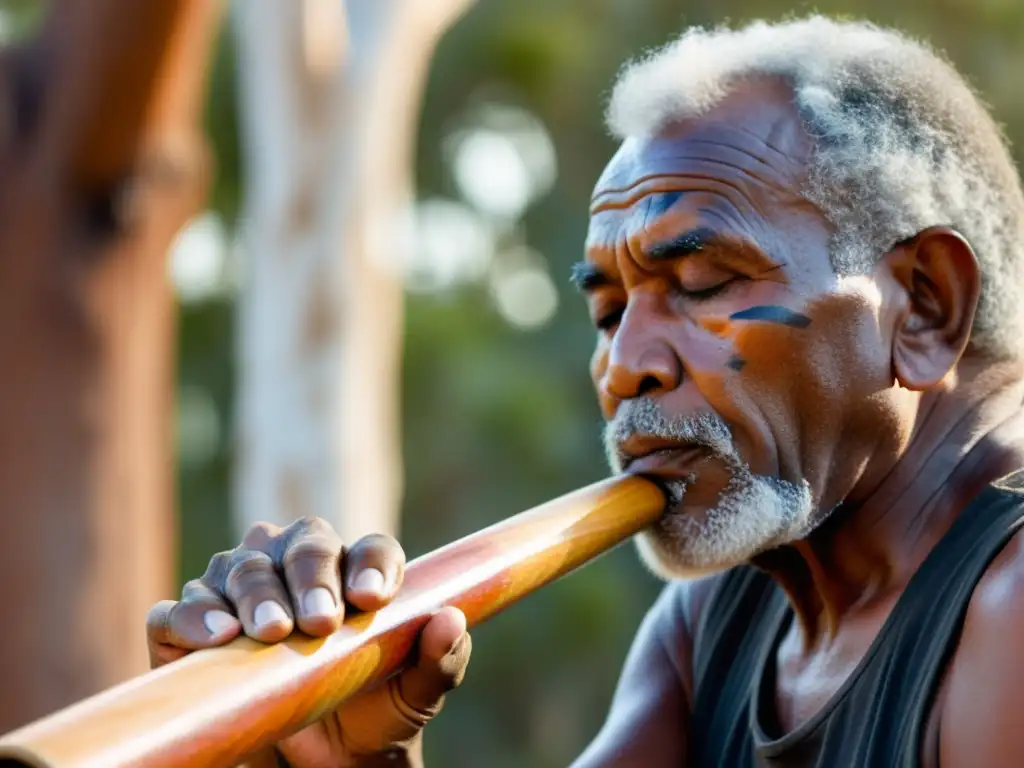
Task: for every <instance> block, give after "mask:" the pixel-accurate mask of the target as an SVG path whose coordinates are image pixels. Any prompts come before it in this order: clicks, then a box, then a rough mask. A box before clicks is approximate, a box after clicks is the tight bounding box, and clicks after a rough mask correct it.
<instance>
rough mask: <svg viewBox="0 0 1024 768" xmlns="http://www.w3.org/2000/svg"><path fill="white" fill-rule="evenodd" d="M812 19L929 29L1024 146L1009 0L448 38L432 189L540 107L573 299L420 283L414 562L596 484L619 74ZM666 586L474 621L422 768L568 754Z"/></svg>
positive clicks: (543, 206)
mask: <svg viewBox="0 0 1024 768" xmlns="http://www.w3.org/2000/svg"><path fill="white" fill-rule="evenodd" d="M39 7H40V4H39V3H38V2H37V1H36V0H0V13H2V15H3V19H4V20H5V22H6V25H5V26H4V28H3V30H2V31H3V34H4V37H5V38H6V39H7V40H12V39H18V38H21V37H23V36H24V35H25V34H26V33H27V31H29V30H31V29H32V28H33V27H34V25H35V24H36V23H37V21H38V18H39V14H38V10H39ZM814 10H816V11H819V12H822V13H829V14H844V15H849V16H858V17H866V18H869V19H871V20H873V21H876V22H879V23H883V24H890V25H895V26H897V27H900V28H902V29H904V30H906V31H908V32H910V33H912V34H914V35H917V36H919V37H923V38H926V39H928V40H930V41H931V42H932V43H933V44H934V45H935V46H936V47H938V48H940V49H942V50H944V51H946V52H947V54H948V55H949V57H950V58H951V59H952V60H953V62H954V63H955V64H956V65H957V66H958V67H959V68H960V69H961V71H963V72H965V73H966V74H967V75H968V76H969V77H970V78H971V79H972V81H973V82H974V84H975V85H976V86H977V87H978V89H979V90H980V91H981V92H982V93H983V94H984V97H985V99H986V100H987V101H988V103H990V104H991V105H992V107H993V110H994V112H995V114H996V116H997V118H998V119H999V120H1000V121H1001V122H1002V123H1004V125H1005V126H1006V130H1007V133H1008V134H1009V136H1010V138H1011V139H1016V140H1018V141H1016V142H1015V144H1020V143H1022V142H1021V141H1020V139H1022V138H1024V136H1022V132H1024V95H1022V94H1021V91H1020V88H1019V86H1018V73H1019V72H1021V71H1022V70H1024V44H1022V43H1024V4H1022V3H1021V2H1020V1H1019V0H932V2H930V3H918V2H912V0H903V1H902V2H896V1H894V0H847V1H846V2H839V1H838V0H821V2H818V3H816V4H815V5H814V6H811V5H808V4H793V3H786V2H779V1H778V0H756V2H755V1H754V0H688V1H687V2H680V0H480V1H479V3H478V4H477V5H476V6H475V7H474V8H473V9H472V10H471V11H470V12H469V13H468V14H467V15H466V17H465V18H464V19H463V20H462V21H461V22H460V23H459V24H458V25H457V27H456V28H455V29H453V30H452V31H451V33H450V34H448V35H447V37H446V38H445V39H444V40H443V41H442V43H441V45H440V47H439V49H438V52H437V55H436V57H435V60H434V62H433V66H432V70H431V74H430V79H429V83H428V87H427V95H426V99H425V103H424V110H423V115H422V121H421V130H420V132H419V136H418V166H417V177H418V185H419V189H420V192H421V195H422V196H423V197H429V196H436V195H441V196H445V197H449V198H457V197H458V193H457V190H456V188H455V185H454V181H453V179H452V176H451V173H450V170H449V168H448V167H447V166H446V162H445V157H444V153H443V152H442V151H441V148H442V146H443V143H444V139H445V137H446V136H447V135H448V134H449V133H450V131H451V130H452V129H453V127H454V126H456V125H457V124H458V123H459V122H460V121H461V120H462V119H463V118H464V116H465V115H466V114H467V113H468V111H469V110H471V108H472V107H473V106H474V105H476V104H479V103H482V102H488V101H497V102H502V103H506V104H514V105H517V106H520V107H522V108H524V109H527V110H529V111H530V112H532V113H533V114H535V115H536V116H538V117H539V118H540V119H541V120H542V121H543V123H544V124H545V125H546V126H547V128H548V130H549V131H550V133H551V135H552V137H553V140H554V143H555V148H556V150H557V156H558V169H559V174H558V180H557V183H556V184H555V187H554V189H553V190H552V191H551V192H550V193H549V194H548V195H546V196H545V197H544V198H543V199H541V200H540V201H538V202H536V203H535V204H534V205H533V206H532V207H531V208H530V209H529V210H528V211H527V212H526V214H525V216H524V219H523V221H522V222H521V224H520V226H521V229H522V231H523V232H525V238H526V242H527V243H528V244H529V245H530V246H531V247H532V248H534V249H536V250H537V251H538V252H540V253H541V254H543V255H544V256H545V258H546V259H547V261H548V264H549V267H550V269H551V270H552V273H553V274H554V275H555V278H556V280H555V282H556V286H557V287H558V291H559V295H560V299H561V301H562V303H561V308H560V310H559V312H558V314H557V315H556V317H555V318H554V320H553V322H552V323H551V324H550V325H548V326H547V327H545V328H543V329H542V330H540V331H536V332H529V333H525V332H523V331H519V330H515V329H513V328H511V327H510V326H509V325H507V324H506V323H505V321H504V320H503V319H502V318H501V317H500V315H499V314H498V313H497V312H496V311H495V308H494V306H493V304H492V302H491V301H489V299H488V296H487V292H486V290H485V288H484V287H482V286H480V285H471V286H464V287H461V288H457V289H452V290H448V291H446V292H444V293H440V294H433V295H421V294H414V295H410V297H409V302H408V308H407V317H406V323H407V337H406V352H405V367H404V403H403V408H404V450H405V462H406V469H407V486H406V500H405V508H404V518H403V523H402V525H403V529H402V536H401V538H402V540H403V543H404V544H405V546H406V548H407V551H408V552H409V553H410V555H411V556H416V555H418V554H421V553H423V552H426V551H428V550H430V549H432V548H434V547H437V546H439V545H441V544H444V543H447V542H449V541H451V540H453V539H454V538H456V537H458V536H461V535H464V534H467V533H469V532H472V531H475V530H478V529H480V528H481V527H483V526H485V525H487V524H489V523H492V522H495V521H497V520H499V519H501V518H503V517H506V516H508V515H510V514H513V513H516V512H519V511H521V510H523V509H526V508H528V507H530V506H532V505H534V504H537V503H539V502H542V501H545V500H547V499H550V498H552V497H554V496H556V495H558V494H561V493H564V492H566V491H569V490H571V489H574V488H576V487H579V486H581V485H583V484H585V483H588V482H591V481H593V480H596V479H598V478H599V477H601V476H602V475H603V474H604V466H603V460H602V458H601V453H600V443H599V427H600V419H599V414H598V411H597V407H596V404H595V402H594V398H593V393H592V391H591V389H590V386H589V382H588V378H587V375H586V367H587V361H588V357H589V354H590V350H591V343H592V334H591V330H590V328H589V324H588V322H587V319H586V317H585V313H584V312H583V309H582V304H581V302H579V301H578V300H577V299H575V298H574V297H573V296H571V295H570V294H571V291H570V290H569V288H568V283H567V280H566V279H565V278H566V276H567V273H568V267H569V264H570V263H571V262H572V261H574V260H576V259H577V258H578V256H579V254H580V252H581V248H582V242H583V237H584V233H585V230H586V210H587V201H588V197H589V193H590V189H591V186H592V184H593V183H594V181H595V180H596V178H597V176H598V174H599V172H600V170H601V167H602V166H603V164H604V162H605V161H606V159H607V158H608V157H609V156H610V154H611V153H612V151H613V150H614V145H613V143H612V142H611V141H610V139H609V138H608V136H607V134H606V132H605V130H604V127H603V123H602V119H601V118H602V110H603V106H604V103H605V98H606V95H607V92H608V88H609V86H610V83H611V81H612V79H613V77H614V75H615V72H616V71H617V69H618V68H619V67H620V66H621V64H622V63H623V62H624V61H625V60H626V59H628V58H630V57H632V56H635V55H638V54H640V53H642V52H643V51H644V50H645V49H648V48H650V47H651V46H654V45H658V44H660V43H663V42H665V41H667V40H668V39H669V38H670V37H672V36H673V35H675V34H676V33H677V32H678V31H679V30H680V29H682V28H683V27H684V26H686V25H690V24H701V25H714V24H718V23H721V22H722V21H725V20H730V21H733V22H740V21H743V20H746V19H749V18H754V17H762V18H764V17H768V18H777V17H779V16H782V15H792V14H802V13H806V12H810V11H814ZM822 44H827V41H822ZM234 67H235V59H234V51H233V47H232V41H231V35H230V30H228V29H227V28H225V31H224V33H223V34H222V35H221V38H220V42H219V48H218V52H217V56H216V59H215V66H214V69H213V71H212V73H211V87H210V98H209V108H208V110H207V116H206V130H207V132H208V134H209V136H210V138H211V141H212V143H213V145H214V150H215V154H216V157H217V162H218V175H217V179H216V184H215V187H214V189H213V190H212V195H211V198H210V205H211V207H212V208H214V209H215V210H216V211H217V212H218V213H219V214H220V215H221V216H222V217H223V219H224V221H225V222H226V223H227V224H228V225H229V226H230V225H232V224H233V223H234V221H235V219H236V217H237V214H238V208H239V200H240V198H241V190H242V189H243V188H244V178H243V174H242V169H241V167H240V165H239V164H240V151H239V145H238V116H237V110H236V95H235V71H234ZM1016 152H1017V154H1016V156H1017V159H1018V162H1019V159H1020V155H1019V149H1018V150H1016ZM233 313H234V308H233V304H232V301H231V299H230V296H228V297H224V296H217V297H215V298H211V299H208V300H205V301H201V302H196V303H189V304H183V305H182V306H181V314H180V324H179V366H178V379H179V381H178V384H179V390H180V392H181V394H182V398H181V399H182V401H183V402H184V401H185V400H189V401H194V400H195V399H196V398H199V399H200V400H204V402H206V403H207V404H208V406H209V407H210V408H211V409H212V411H213V412H214V413H215V414H216V426H217V428H216V431H215V432H214V433H213V434H212V435H211V436H210V437H211V439H212V440H213V442H212V444H211V445H210V446H208V450H207V451H206V452H205V453H204V454H203V456H202V457H201V459H200V460H196V459H195V458H194V457H193V458H192V459H191V460H185V457H184V456H183V457H182V461H181V462H180V464H179V471H178V486H177V490H178V501H179V508H180V512H181V545H182V546H181V557H180V577H181V579H182V580H184V579H185V578H187V577H191V576H194V575H197V574H199V573H200V572H201V571H202V570H203V569H204V568H205V565H206V562H207V560H208V559H209V556H210V555H211V554H212V553H213V552H215V551H217V550H219V549H223V548H226V547H228V546H231V545H232V543H233V534H232V532H231V528H230V523H229V518H228V510H229V503H230V470H231V462H232V454H231V451H232V441H231V437H232V434H233V425H232V422H233V403H232V392H233V389H234V371H233V361H234V356H235V352H234V337H233ZM658 588H659V587H658V584H657V582H656V581H655V580H654V579H653V578H652V577H651V576H649V575H648V574H647V573H645V572H644V571H643V569H642V568H641V566H640V565H639V564H638V561H637V558H636V556H635V554H634V553H633V551H632V549H631V548H630V547H623V548H620V549H619V550H617V551H615V552H613V553H611V554H610V555H608V556H606V557H604V558H602V559H600V560H599V561H597V562H596V563H594V564H592V565H591V566H589V567H587V568H585V569H584V570H582V571H581V572H579V573H577V574H575V575H573V576H572V577H570V578H567V579H564V580H562V581H561V582H559V583H558V584H556V585H553V586H552V587H549V588H547V589H545V590H542V591H541V592H540V593H538V594H536V595H533V596H531V597H530V598H528V599H527V600H525V601H523V602H522V603H520V604H519V605H517V606H515V607H513V608H511V609H509V610H508V611H507V612H506V613H504V614H503V615H501V616H499V617H497V618H496V619H494V620H493V621H491V622H489V623H488V624H487V625H485V626H483V627H481V628H479V629H478V630H477V631H476V632H475V633H474V640H475V649H476V650H475V653H474V661H473V664H472V665H471V667H470V672H469V675H468V677H467V679H466V682H465V684H464V687H463V688H462V689H460V690H459V691H458V692H457V693H456V694H454V695H453V696H451V697H450V700H449V703H448V705H447V707H446V711H445V713H444V714H443V715H442V716H441V717H440V719H439V720H438V722H437V723H435V724H434V725H432V726H431V728H430V732H429V736H428V738H427V759H428V764H429V765H431V766H435V767H436V766H446V767H449V766H450V767H452V768H469V767H470V766H473V767H479V766H489V767H491V768H506V767H508V768H511V767H512V766H537V767H538V768H546V767H547V766H564V765H567V764H568V763H569V762H571V760H572V758H573V757H574V756H575V755H576V754H577V753H578V752H579V751H580V750H581V749H582V748H583V746H584V745H585V744H586V743H587V741H588V740H589V739H590V738H591V737H592V736H593V735H594V734H595V733H596V731H597V729H598V728H599V727H600V723H601V720H602V718H603V717H604V714H605V712H606V709H607V705H608V702H609V699H610V696H611V692H612V689H613V687H614V684H615V680H616V677H617V674H618V669H619V667H620V665H621V663H622V660H623V658H624V656H625V653H626V649H627V648H628V645H629V641H630V639H631V637H632V634H633V632H634V631H635V629H636V626H637V624H638V622H639V620H640V618H641V616H642V614H643V612H644V611H645V610H646V608H647V606H648V605H650V603H651V601H652V599H653V597H654V596H655V594H656V593H657V590H658Z"/></svg>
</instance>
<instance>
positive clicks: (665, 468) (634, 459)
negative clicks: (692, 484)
mask: <svg viewBox="0 0 1024 768" xmlns="http://www.w3.org/2000/svg"><path fill="white" fill-rule="evenodd" d="M644 443H645V444H639V445H638V444H637V443H636V442H632V443H627V444H625V445H623V446H622V448H623V451H622V453H623V463H622V464H623V466H622V469H623V471H624V472H629V473H630V474H635V475H654V476H656V477H666V478H667V477H686V476H687V475H689V474H691V473H692V472H693V470H694V468H695V467H696V466H697V465H698V464H700V463H701V462H702V461H703V460H704V459H706V458H707V457H708V451H707V449H706V448H704V447H702V446H693V445H680V444H678V443H667V442H665V441H644Z"/></svg>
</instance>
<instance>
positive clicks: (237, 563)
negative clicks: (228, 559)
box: [224, 549, 275, 592]
mask: <svg viewBox="0 0 1024 768" xmlns="http://www.w3.org/2000/svg"><path fill="white" fill-rule="evenodd" d="M271 577H275V574H274V561H273V560H272V559H271V558H270V555H268V554H266V553H265V552H259V551H256V550H251V549H245V550H236V551H235V556H234V557H233V558H232V563H231V569H230V570H229V571H228V573H227V576H226V578H225V580H224V585H225V588H226V589H227V590H228V591H229V592H238V591H241V590H244V587H245V584H246V582H251V581H253V580H254V579H255V580H259V581H260V582H263V583H265V582H266V581H267V580H268V579H269V578H271Z"/></svg>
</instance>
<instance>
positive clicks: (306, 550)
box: [282, 539, 341, 568]
mask: <svg viewBox="0 0 1024 768" xmlns="http://www.w3.org/2000/svg"><path fill="white" fill-rule="evenodd" d="M340 554H341V553H340V552H339V551H337V550H335V549H333V548H332V547H330V546H329V545H328V544H327V543H326V542H324V541H321V540H319V539H299V540H297V541H295V542H294V543H293V544H292V545H291V546H290V547H288V549H287V550H285V553H284V557H283V558H282V565H284V567H285V568H291V567H292V566H294V565H295V564H296V563H298V562H301V561H306V560H327V559H330V558H336V557H338V556H339V555H340Z"/></svg>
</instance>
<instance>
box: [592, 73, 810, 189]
mask: <svg viewBox="0 0 1024 768" xmlns="http://www.w3.org/2000/svg"><path fill="white" fill-rule="evenodd" d="M811 149H812V142H811V139H810V136H809V135H808V134H807V132H806V129H805V128H804V126H803V123H802V121H801V120H800V117H799V115H798V113H797V110H796V107H795V106H794V104H793V99H792V92H791V91H790V89H789V88H788V86H786V85H785V84H783V83H781V82H778V81H776V80H770V79H766V78H759V79H757V80H754V81H750V82H747V83H744V84H740V85H737V86H736V87H735V88H734V89H733V90H732V91H731V92H730V94H729V95H728V96H726V97H725V98H724V99H723V100H722V101H721V102H720V103H719V104H718V105H717V106H716V107H714V108H713V109H711V110H710V111H709V112H707V113H706V114H705V115H703V116H701V117H697V118H692V119H687V120H679V121H676V122H674V123H670V124H669V125H667V126H665V127H664V128H662V129H661V130H660V131H658V132H657V133H656V134H654V135H653V136H650V137H644V138H638V137H629V138H627V139H626V140H625V141H623V143H622V145H621V146H620V147H619V149H618V151H617V152H616V153H615V155H614V156H613V157H612V159H611V161H610V162H609V163H608V165H607V166H606V167H605V169H604V172H603V173H602V174H601V177H600V179H599V180H598V182H597V184H596V185H595V187H594V194H593V198H592V200H593V203H594V205H595V207H600V206H601V203H602V201H606V202H608V201H612V202H613V201H614V198H615V197H616V195H620V194H622V193H625V192H627V191H628V190H631V189H634V188H636V187H637V186H638V185H641V184H643V182H644V181H646V180H648V179H651V178H652V177H656V176H673V175H681V176H685V175H687V174H693V175H694V176H708V175H711V176H714V175H715V174H716V173H717V174H721V175H722V176H723V177H725V178H729V177H733V176H736V175H741V176H747V177H749V179H750V180H752V181H755V182H756V181H761V182H763V183H764V185H765V186H768V187H775V188H777V190H778V191H779V192H780V193H789V194H794V193H798V191H799V189H800V187H801V186H802V185H803V182H804V180H805V178H806V174H807V167H808V162H809V160H810V156H811ZM715 166H718V168H717V169H716V168H715Z"/></svg>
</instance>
